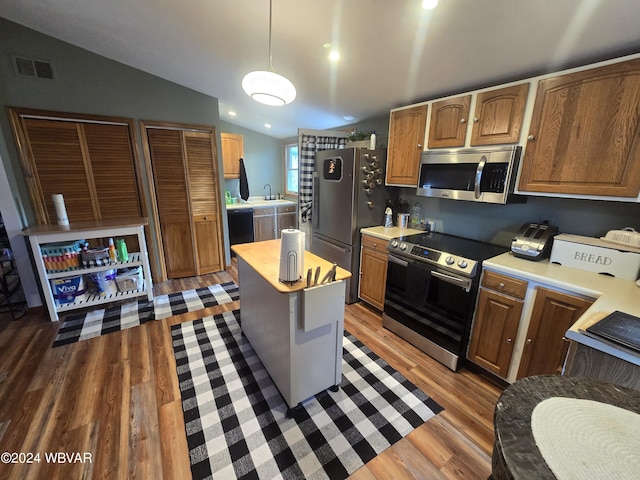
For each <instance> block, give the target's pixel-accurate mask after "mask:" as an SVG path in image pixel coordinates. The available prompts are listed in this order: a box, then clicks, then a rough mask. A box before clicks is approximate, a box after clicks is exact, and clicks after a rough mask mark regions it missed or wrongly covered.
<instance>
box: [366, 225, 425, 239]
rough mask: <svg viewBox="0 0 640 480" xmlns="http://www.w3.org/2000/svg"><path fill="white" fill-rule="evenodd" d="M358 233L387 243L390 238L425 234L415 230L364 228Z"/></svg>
mask: <svg viewBox="0 0 640 480" xmlns="http://www.w3.org/2000/svg"><path fill="white" fill-rule="evenodd" d="M360 233H363V234H365V235H369V236H371V237H376V238H379V239H381V240H387V241H389V240H391V239H392V238H398V237H406V236H407V235H414V234H416V233H425V232H424V231H423V230H416V229H415V228H398V227H366V228H362V229H360Z"/></svg>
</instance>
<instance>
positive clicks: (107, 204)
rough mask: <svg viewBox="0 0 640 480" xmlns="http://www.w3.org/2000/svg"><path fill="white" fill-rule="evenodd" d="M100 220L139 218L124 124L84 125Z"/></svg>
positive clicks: (126, 129) (127, 136)
mask: <svg viewBox="0 0 640 480" xmlns="http://www.w3.org/2000/svg"><path fill="white" fill-rule="evenodd" d="M83 129H84V135H85V138H86V143H87V151H88V153H89V158H90V160H91V170H92V172H93V181H94V184H95V190H96V195H97V198H98V199H99V205H100V214H101V218H104V219H107V218H127V217H132V218H137V217H141V216H142V212H141V210H140V201H139V199H138V182H137V179H136V171H135V168H134V163H133V152H132V146H131V138H130V136H129V127H128V126H127V125H100V124H85V125H83Z"/></svg>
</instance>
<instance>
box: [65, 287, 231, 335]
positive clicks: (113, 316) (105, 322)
mask: <svg viewBox="0 0 640 480" xmlns="http://www.w3.org/2000/svg"><path fill="white" fill-rule="evenodd" d="M239 298H240V293H239V291H238V286H237V285H236V284H235V283H234V282H228V283H221V284H216V285H209V286H208V287H202V288H198V289H194V290H185V291H182V292H177V293H171V294H168V295H158V296H155V297H154V298H153V300H152V301H148V300H139V301H137V302H129V303H124V304H122V305H115V306H112V307H109V308H106V309H100V310H94V311H91V312H87V313H82V314H76V315H69V316H67V317H66V318H65V319H64V321H63V323H62V325H61V326H60V330H58V335H57V336H56V338H55V340H54V342H53V346H54V347H59V346H60V345H66V344H68V343H73V342H78V341H80V340H87V339H89V338H93V337H98V336H100V335H105V334H107V333H111V332H117V331H120V330H125V329H127V328H132V327H136V326H138V325H142V324H143V323H145V322H148V321H149V320H160V319H162V318H167V317H171V316H172V315H180V314H181V313H187V312H195V311H198V310H202V309H204V308H208V307H213V306H215V305H221V304H223V303H229V302H233V301H234V300H238V299H239Z"/></svg>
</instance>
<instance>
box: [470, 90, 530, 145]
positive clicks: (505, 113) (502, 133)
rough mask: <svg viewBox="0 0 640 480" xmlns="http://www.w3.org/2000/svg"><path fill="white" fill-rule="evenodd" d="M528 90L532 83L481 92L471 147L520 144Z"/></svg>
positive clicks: (472, 131) (475, 115)
mask: <svg viewBox="0 0 640 480" xmlns="http://www.w3.org/2000/svg"><path fill="white" fill-rule="evenodd" d="M528 93H529V84H528V83H523V84H521V85H514V86H512V87H505V88H499V89H497V90H491V91H489V92H482V93H479V94H478V97H477V100H476V110H475V114H474V115H473V129H472V130H471V146H474V147H475V146H477V145H498V144H503V143H517V142H518V140H519V139H520V129H521V128H522V120H523V117H524V107H525V105H526V103H527V94H528Z"/></svg>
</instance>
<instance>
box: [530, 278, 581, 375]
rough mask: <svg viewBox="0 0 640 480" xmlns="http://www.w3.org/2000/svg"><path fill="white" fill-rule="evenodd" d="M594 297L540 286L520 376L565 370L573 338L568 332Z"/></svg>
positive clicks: (532, 313)
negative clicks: (567, 337)
mask: <svg viewBox="0 0 640 480" xmlns="http://www.w3.org/2000/svg"><path fill="white" fill-rule="evenodd" d="M592 303H593V301H591V300H588V299H584V298H582V297H577V296H575V295H569V294H567V293H562V292H558V291H555V290H550V289H547V288H543V287H538V289H537V291H536V299H535V302H534V304H533V309H532V312H531V320H530V323H529V329H528V330H527V338H526V340H525V344H524V349H523V351H522V360H521V361H520V369H519V370H518V378H522V377H528V376H530V375H543V374H553V373H562V365H563V363H564V359H565V357H566V355H567V350H568V348H569V341H568V340H567V339H566V338H565V336H564V334H565V332H566V331H567V330H568V329H569V328H570V327H571V325H573V324H574V323H575V322H576V321H577V320H578V318H579V317H580V316H582V314H583V313H584V312H585V311H586V310H587V308H589V307H590V306H591V304H592Z"/></svg>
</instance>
